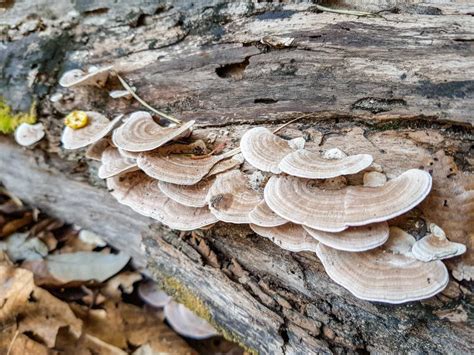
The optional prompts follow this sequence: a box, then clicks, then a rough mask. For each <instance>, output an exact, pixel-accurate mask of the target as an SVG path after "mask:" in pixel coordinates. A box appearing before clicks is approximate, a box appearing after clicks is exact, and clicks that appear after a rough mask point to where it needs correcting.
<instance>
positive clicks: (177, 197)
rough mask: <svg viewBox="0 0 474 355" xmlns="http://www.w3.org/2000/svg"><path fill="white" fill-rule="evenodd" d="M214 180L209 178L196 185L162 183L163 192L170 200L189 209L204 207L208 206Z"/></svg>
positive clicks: (160, 185) (160, 184)
mask: <svg viewBox="0 0 474 355" xmlns="http://www.w3.org/2000/svg"><path fill="white" fill-rule="evenodd" d="M214 180H215V179H214V178H212V177H211V178H207V179H204V180H201V181H199V182H198V183H197V184H195V185H176V184H170V183H169V182H165V181H160V183H159V187H160V189H161V191H162V192H163V193H164V194H165V195H166V196H168V197H169V198H170V199H172V200H174V201H176V202H178V203H180V204H182V205H185V206H189V207H204V206H206V205H207V201H206V196H207V193H208V192H209V189H210V188H211V186H212V184H213V183H214Z"/></svg>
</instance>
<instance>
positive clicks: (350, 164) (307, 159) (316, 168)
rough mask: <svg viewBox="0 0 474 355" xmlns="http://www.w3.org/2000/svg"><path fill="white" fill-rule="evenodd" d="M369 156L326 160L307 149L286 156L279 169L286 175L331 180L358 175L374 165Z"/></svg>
mask: <svg viewBox="0 0 474 355" xmlns="http://www.w3.org/2000/svg"><path fill="white" fill-rule="evenodd" d="M372 161H373V159H372V156H371V155H369V154H357V155H351V156H348V157H345V158H342V159H324V158H322V157H321V156H320V155H319V154H318V153H314V152H310V151H308V150H305V149H300V150H297V151H296V152H293V153H290V154H288V155H286V156H285V157H284V158H283V159H282V160H281V161H280V164H279V165H278V167H279V168H280V170H281V171H282V172H284V173H287V174H288V175H292V176H298V177H302V178H306V179H329V178H334V177H337V176H341V175H350V174H356V173H358V172H359V171H362V170H364V169H365V168H367V167H369V166H370V164H372Z"/></svg>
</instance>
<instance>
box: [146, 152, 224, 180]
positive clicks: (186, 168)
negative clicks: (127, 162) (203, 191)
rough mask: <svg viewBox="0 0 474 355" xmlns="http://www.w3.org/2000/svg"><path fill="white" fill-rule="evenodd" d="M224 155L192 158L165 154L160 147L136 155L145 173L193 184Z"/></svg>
mask: <svg viewBox="0 0 474 355" xmlns="http://www.w3.org/2000/svg"><path fill="white" fill-rule="evenodd" d="M224 158H225V156H224V155H223V154H221V155H211V156H208V157H205V158H200V159H193V158H192V157H190V156H188V155H183V154H166V153H162V152H161V151H160V149H158V150H156V151H153V152H144V153H141V154H140V155H139V156H138V159H137V164H138V167H139V168H140V169H142V170H143V171H144V172H145V173H146V174H147V175H149V176H151V177H153V178H155V179H157V180H162V181H165V182H169V183H171V184H177V185H195V184H197V183H198V182H199V181H201V180H202V179H203V178H204V176H206V175H207V174H208V173H209V171H210V170H211V168H212V167H213V166H214V165H215V164H216V163H217V162H219V161H221V160H222V159H224Z"/></svg>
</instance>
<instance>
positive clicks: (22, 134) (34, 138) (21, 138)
mask: <svg viewBox="0 0 474 355" xmlns="http://www.w3.org/2000/svg"><path fill="white" fill-rule="evenodd" d="M44 134H45V133H44V126H43V124H42V123H36V124H28V123H22V124H20V125H19V126H18V127H17V128H16V130H15V141H16V142H17V143H18V144H19V145H22V146H24V147H28V146H31V145H33V144H35V143H37V142H39V141H40V140H41V139H43V137H44Z"/></svg>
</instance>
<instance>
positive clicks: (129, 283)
mask: <svg viewBox="0 0 474 355" xmlns="http://www.w3.org/2000/svg"><path fill="white" fill-rule="evenodd" d="M141 279H142V275H140V274H139V273H138V272H132V271H124V272H121V273H120V274H118V275H117V276H115V277H113V278H111V279H110V280H109V281H107V283H106V284H105V286H104V287H102V289H101V292H102V294H103V295H104V296H107V297H109V298H121V297H122V292H123V293H126V294H130V293H132V292H133V284H134V283H135V282H138V281H140V280H141Z"/></svg>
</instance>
